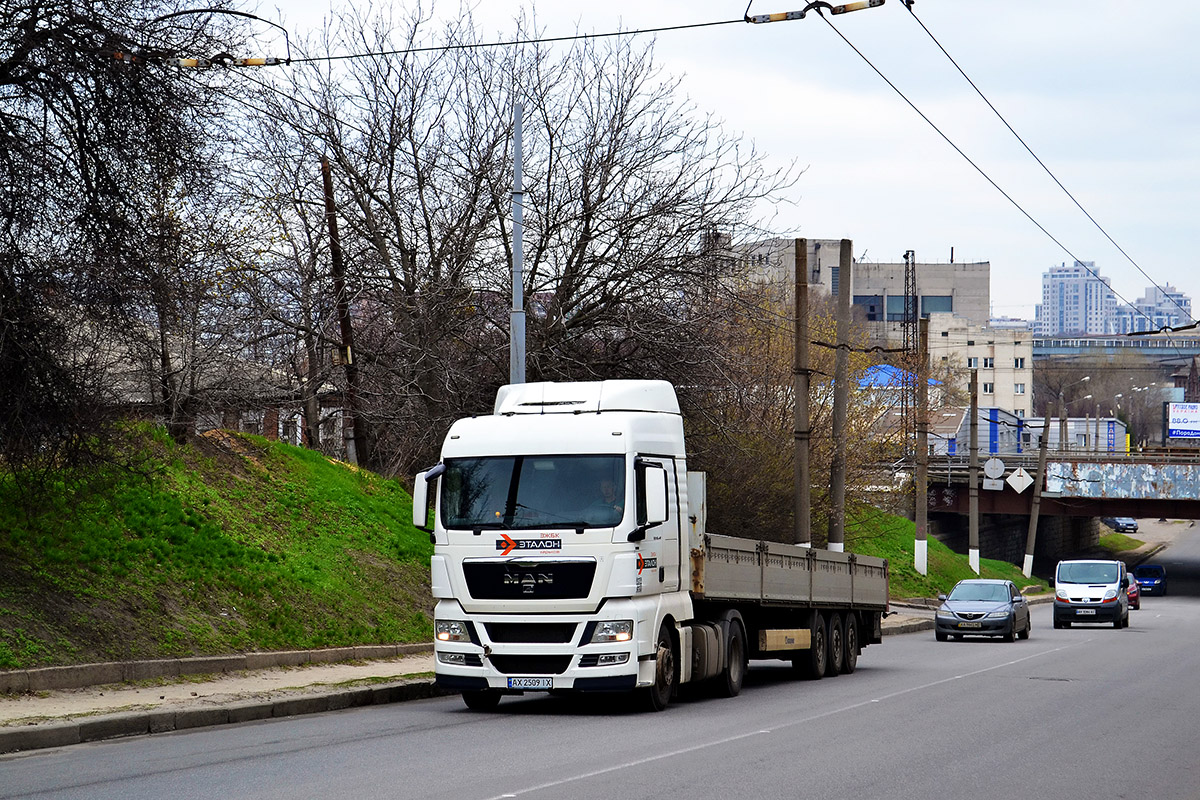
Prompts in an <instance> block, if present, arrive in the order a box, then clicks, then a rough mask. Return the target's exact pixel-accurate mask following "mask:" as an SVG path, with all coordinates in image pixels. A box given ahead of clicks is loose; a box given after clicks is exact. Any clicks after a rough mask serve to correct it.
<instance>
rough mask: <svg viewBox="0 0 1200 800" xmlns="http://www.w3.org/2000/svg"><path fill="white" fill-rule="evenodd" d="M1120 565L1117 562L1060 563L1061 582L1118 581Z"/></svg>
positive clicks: (1059, 578) (1059, 575)
mask: <svg viewBox="0 0 1200 800" xmlns="http://www.w3.org/2000/svg"><path fill="white" fill-rule="evenodd" d="M1119 572H1120V567H1118V566H1117V565H1116V564H1088V563H1076V564H1059V565H1058V582H1059V583H1116V582H1117V576H1118V574H1119Z"/></svg>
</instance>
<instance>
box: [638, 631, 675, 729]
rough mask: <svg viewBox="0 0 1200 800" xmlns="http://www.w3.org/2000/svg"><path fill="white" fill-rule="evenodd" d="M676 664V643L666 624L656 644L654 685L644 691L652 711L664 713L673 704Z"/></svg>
mask: <svg viewBox="0 0 1200 800" xmlns="http://www.w3.org/2000/svg"><path fill="white" fill-rule="evenodd" d="M676 662H677V659H676V658H675V642H674V641H673V640H672V639H671V631H670V630H669V629H668V628H667V623H665V622H664V623H663V624H662V627H661V628H659V629H658V642H657V643H656V644H655V655H654V685H653V686H650V687H648V688H646V689H643V690H642V691H643V694H644V695H645V699H646V703H647V705H648V706H649V707H650V710H651V711H662V710H663V709H664V708H666V707H667V705H668V704H669V703H670V702H671V694H672V693H673V692H674V691H675V683H676V674H677V673H676Z"/></svg>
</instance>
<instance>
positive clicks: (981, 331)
mask: <svg viewBox="0 0 1200 800" xmlns="http://www.w3.org/2000/svg"><path fill="white" fill-rule="evenodd" d="M929 361H930V363H931V364H933V365H934V366H935V367H936V366H939V365H940V366H944V367H947V368H948V372H947V375H948V377H949V378H950V379H952V380H955V381H960V384H959V387H958V388H966V387H967V386H968V384H969V382H970V377H971V370H975V371H976V376H977V377H976V380H977V381H978V383H979V405H980V407H982V408H1000V409H1003V410H1004V411H1008V412H1010V413H1012V414H1014V415H1016V416H1017V417H1026V416H1029V414H1030V413H1031V412H1032V410H1033V336H1032V335H1031V334H1030V332H1029V331H1022V330H1017V329H1011V328H990V327H987V326H985V325H976V324H974V323H972V322H970V321H969V320H965V319H962V318H961V317H958V316H955V315H954V314H931V315H930V316H929Z"/></svg>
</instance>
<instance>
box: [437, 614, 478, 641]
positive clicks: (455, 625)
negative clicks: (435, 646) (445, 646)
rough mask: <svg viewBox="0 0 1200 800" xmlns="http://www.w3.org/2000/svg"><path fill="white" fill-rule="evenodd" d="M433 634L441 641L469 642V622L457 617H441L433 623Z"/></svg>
mask: <svg viewBox="0 0 1200 800" xmlns="http://www.w3.org/2000/svg"><path fill="white" fill-rule="evenodd" d="M433 635H434V637H435V638H436V639H437V640H438V641H439V642H469V641H471V631H470V630H469V629H468V628H467V623H465V622H463V621H461V620H457V619H439V620H436V621H435V622H434V623H433Z"/></svg>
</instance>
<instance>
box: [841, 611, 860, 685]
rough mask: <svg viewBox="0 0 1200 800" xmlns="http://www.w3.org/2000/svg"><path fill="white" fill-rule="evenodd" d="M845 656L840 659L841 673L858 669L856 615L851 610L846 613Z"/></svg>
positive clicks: (849, 672)
mask: <svg viewBox="0 0 1200 800" xmlns="http://www.w3.org/2000/svg"><path fill="white" fill-rule="evenodd" d="M842 636H843V637H844V638H845V640H846V656H845V657H844V658H843V659H842V674H844V675H849V674H851V673H852V672H854V670H856V669H858V615H857V614H855V613H854V612H853V611H851V612H850V613H848V614H847V615H846V630H845V631H844V632H843V634H842Z"/></svg>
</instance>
